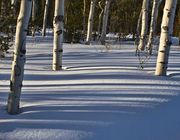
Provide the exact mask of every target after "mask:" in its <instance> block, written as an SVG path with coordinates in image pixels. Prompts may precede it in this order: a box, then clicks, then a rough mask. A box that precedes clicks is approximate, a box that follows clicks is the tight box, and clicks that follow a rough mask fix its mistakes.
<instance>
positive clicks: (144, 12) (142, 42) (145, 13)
mask: <svg viewBox="0 0 180 140" xmlns="http://www.w3.org/2000/svg"><path fill="white" fill-rule="evenodd" d="M148 10H149V0H143V4H142V11H141V12H142V25H141V35H140V40H139V45H138V50H142V51H143V50H144V49H145V45H146V36H147V28H148Z"/></svg>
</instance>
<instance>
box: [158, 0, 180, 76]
mask: <svg viewBox="0 0 180 140" xmlns="http://www.w3.org/2000/svg"><path fill="white" fill-rule="evenodd" d="M176 5H177V0H166V2H165V7H164V13H163V19H162V24H161V36H160V44H159V51H158V58H157V64H156V72H155V75H157V76H166V72H167V67H168V58H169V53H170V46H171V44H172V41H171V37H172V33H173V24H174V17H175V11H176Z"/></svg>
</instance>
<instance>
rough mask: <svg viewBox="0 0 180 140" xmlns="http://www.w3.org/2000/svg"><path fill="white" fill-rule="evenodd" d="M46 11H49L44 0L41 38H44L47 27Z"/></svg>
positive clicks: (47, 1) (47, 2)
mask: <svg viewBox="0 0 180 140" xmlns="http://www.w3.org/2000/svg"><path fill="white" fill-rule="evenodd" d="M48 9H49V0H46V3H45V8H44V18H43V28H42V36H46V26H47V17H48Z"/></svg>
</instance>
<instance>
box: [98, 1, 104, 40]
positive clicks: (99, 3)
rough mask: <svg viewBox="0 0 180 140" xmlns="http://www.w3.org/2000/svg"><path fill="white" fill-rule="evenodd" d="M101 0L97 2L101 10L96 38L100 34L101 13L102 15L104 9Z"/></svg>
mask: <svg viewBox="0 0 180 140" xmlns="http://www.w3.org/2000/svg"><path fill="white" fill-rule="evenodd" d="M101 3H102V0H101V1H99V2H98V5H99V8H100V9H101V12H100V14H99V23H98V39H99V37H100V35H101V22H102V15H103V12H104V9H103V8H102V5H101Z"/></svg>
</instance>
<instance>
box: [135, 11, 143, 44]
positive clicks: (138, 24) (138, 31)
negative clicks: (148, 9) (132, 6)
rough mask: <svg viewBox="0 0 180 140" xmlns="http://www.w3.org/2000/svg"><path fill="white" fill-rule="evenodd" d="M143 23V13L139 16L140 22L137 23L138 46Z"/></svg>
mask: <svg viewBox="0 0 180 140" xmlns="http://www.w3.org/2000/svg"><path fill="white" fill-rule="evenodd" d="M141 21H142V11H141V12H140V14H139V17H138V22H137V27H136V44H137V43H138V42H139V36H140V32H141V28H140V27H141Z"/></svg>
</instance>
